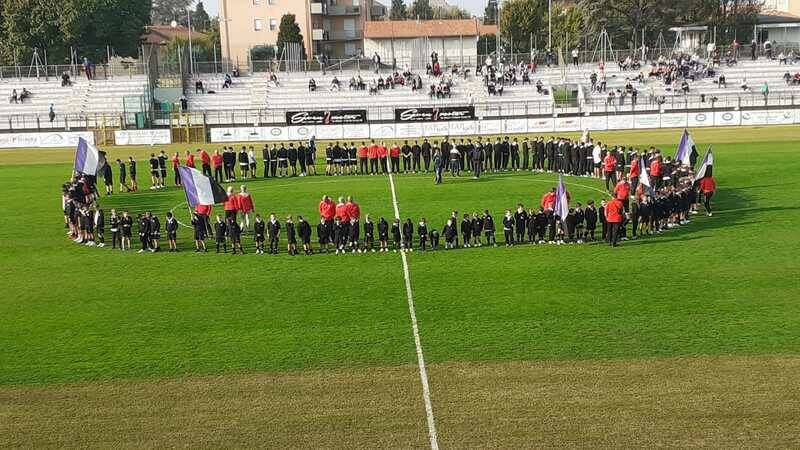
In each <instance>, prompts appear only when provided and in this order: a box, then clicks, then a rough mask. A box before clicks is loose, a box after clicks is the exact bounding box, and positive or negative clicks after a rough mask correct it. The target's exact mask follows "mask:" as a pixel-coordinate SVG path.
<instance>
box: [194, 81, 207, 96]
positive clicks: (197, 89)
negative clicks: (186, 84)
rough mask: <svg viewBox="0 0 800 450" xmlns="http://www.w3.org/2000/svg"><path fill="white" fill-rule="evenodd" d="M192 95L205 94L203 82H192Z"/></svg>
mask: <svg viewBox="0 0 800 450" xmlns="http://www.w3.org/2000/svg"><path fill="white" fill-rule="evenodd" d="M194 93H195V94H205V93H206V88H205V86H203V80H197V81H195V82H194Z"/></svg>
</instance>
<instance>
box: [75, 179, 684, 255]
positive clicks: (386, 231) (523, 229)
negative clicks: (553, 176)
mask: <svg viewBox="0 0 800 450" xmlns="http://www.w3.org/2000/svg"><path fill="white" fill-rule="evenodd" d="M693 201H694V199H693V198H692V191H691V189H683V190H669V192H668V193H667V194H666V195H661V196H658V197H655V198H651V197H650V196H649V195H644V196H643V197H641V198H640V199H638V200H634V201H633V202H631V203H630V205H626V202H623V201H622V200H621V199H617V198H613V199H610V200H608V201H605V200H603V201H602V202H601V204H600V207H599V208H596V207H595V203H594V201H592V200H589V201H588V202H587V205H586V207H583V206H582V205H581V203H577V204H576V206H575V208H570V209H569V213H568V214H567V215H566V217H564V218H563V219H562V218H561V217H559V216H558V215H557V214H555V213H554V211H553V209H552V208H553V204H552V202H553V197H552V193H547V194H545V196H544V197H543V199H542V206H541V207H540V208H539V209H538V210H536V211H534V210H533V209H526V208H525V207H524V206H523V205H522V204H519V205H517V208H516V210H515V211H512V210H506V211H505V214H504V216H503V218H502V221H501V222H502V230H503V237H504V243H505V245H506V246H513V245H516V244H524V243H531V244H545V243H550V244H559V245H560V244H564V243H570V244H572V243H577V244H581V243H584V242H592V241H594V240H595V234H596V230H597V228H598V223H599V224H600V229H601V232H600V233H601V236H600V237H601V239H603V240H606V241H608V242H609V243H610V244H611V245H614V246H616V245H617V242H618V241H619V240H626V239H627V236H628V231H627V228H628V225H630V229H631V238H632V239H637V238H638V236H640V235H643V234H654V233H661V232H662V230H665V229H670V228H674V227H677V226H680V225H685V224H688V223H689V216H690V214H692V213H693V212H694V211H693V208H692V205H693ZM67 214H68V217H67V222H68V224H69V227H70V231H69V233H70V234H71V235H72V237H73V239H74V240H75V241H76V242H78V243H83V244H85V245H89V246H93V245H95V242H97V245H98V246H100V247H102V246H105V227H106V222H105V216H104V213H103V210H102V209H98V210H93V209H91V208H86V207H84V208H80V209H75V210H72V211H68V212H67ZM459 220H460V222H459ZM136 222H138V237H139V241H140V244H141V249H140V250H139V252H140V253H144V252H146V251H151V252H157V251H160V250H161V247H160V240H161V230H162V225H161V222H160V220H159V218H158V217H157V216H156V215H153V214H152V213H150V212H147V213H144V214H141V215H139V216H138V217H137V219H136ZM179 225H180V224H179V222H178V220H177V219H176V218H175V217H174V215H173V214H172V213H171V212H168V213H167V214H166V222H165V224H164V231H165V232H166V236H167V240H168V242H169V251H171V252H172V251H177V249H178V247H177V239H178V230H179ZM109 227H110V231H111V234H112V247H113V248H116V247H117V245H118V244H119V246H120V249H121V250H130V248H131V237H132V233H133V227H134V218H133V217H132V216H131V215H129V213H128V212H127V211H125V212H123V213H122V214H121V215H118V214H117V213H116V211H115V210H112V211H111V217H110V220H109ZM192 227H193V231H194V241H195V250H196V251H198V252H201V251H202V252H205V251H207V248H206V244H205V241H206V239H207V238H208V237H209V236H213V237H214V242H215V243H216V251H217V252H218V253H219V252H220V251H222V252H225V253H227V251H228V244H230V246H231V251H232V252H233V253H234V254H235V253H237V252H241V253H244V248H243V247H242V235H243V234H245V231H243V229H242V224H240V223H239V222H238V221H237V217H236V216H235V215H233V216H232V215H228V216H227V217H226V218H225V219H223V218H222V217H220V216H216V221H215V222H214V223H213V224H212V223H210V222H209V220H208V216H207V215H205V214H200V213H197V212H195V213H193V214H192ZM362 232H363V239H362ZM495 232H496V225H495V221H494V218H493V217H492V215H491V214H490V212H489V211H488V210H484V212H483V214H478V213H477V212H475V213H472V214H464V215H463V216H462V217H461V218H460V219H459V216H458V213H457V211H453V212H452V213H451V215H450V217H449V218H448V219H447V221H446V223H445V225H444V226H443V227H442V230H441V232H439V231H437V230H436V229H432V228H430V227H429V225H428V222H427V220H426V219H425V218H422V219H420V221H419V222H418V223H417V224H416V226H415V225H414V223H413V222H412V220H411V219H410V218H409V219H406V221H405V222H402V223H401V221H400V219H395V220H394V221H393V222H392V223H391V224H390V223H389V222H388V221H387V220H386V219H385V218H383V217H381V218H380V219H379V220H378V221H377V222H373V220H372V219H371V217H370V216H369V215H366V216H365V218H364V222H363V224H362V223H361V222H360V219H359V218H358V217H341V215H336V216H334V217H333V219H332V220H330V219H326V218H325V217H321V218H320V222H319V224H317V226H316V234H317V242H318V244H319V249H318V251H319V252H326V253H327V252H331V251H334V252H335V253H337V254H340V253H345V252H348V251H349V252H352V253H361V252H376V251H380V252H387V251H389V248H390V243H391V247H392V249H393V250H394V251H398V250H399V251H413V248H414V240H415V236H416V238H417V243H418V248H419V250H422V251H426V250H428V249H431V250H437V249H439V241H440V238H442V239H443V240H444V248H445V249H453V248H458V247H459V246H460V245H461V246H463V247H472V246H481V245H494V246H497V241H496V239H495ZM284 233H285V236H286V241H287V252H288V254H290V255H296V254H298V243H300V244H302V248H303V252H304V253H305V254H312V253H313V252H314V250H313V248H312V244H311V239H312V227H311V225H310V224H309V222H308V221H306V220H305V219H304V218H303V217H302V216H298V218H297V222H296V223H295V221H294V219H293V217H292V216H288V217H287V218H286V219H285V221H284V222H283V223H282V222H281V221H279V220H278V219H277V216H276V215H275V214H270V215H269V218H268V219H267V220H263V219H262V217H261V216H260V215H256V216H255V221H254V222H253V231H252V239H253V242H254V243H255V252H256V253H261V254H263V253H265V244H266V243H268V246H269V248H268V250H267V252H268V253H270V254H277V253H278V247H279V242H280V238H281V235H282V234H284ZM248 234H249V233H248ZM459 236H460V237H461V242H460V243H459ZM376 238H377V246H376V245H375V244H376V242H375V241H376Z"/></svg>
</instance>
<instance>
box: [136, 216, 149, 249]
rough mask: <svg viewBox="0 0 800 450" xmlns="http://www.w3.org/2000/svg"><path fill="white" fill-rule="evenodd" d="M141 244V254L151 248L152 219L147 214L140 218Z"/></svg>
mask: <svg viewBox="0 0 800 450" xmlns="http://www.w3.org/2000/svg"><path fill="white" fill-rule="evenodd" d="M139 242H141V244H142V249H141V250H139V253H143V252H145V251H146V250H149V247H150V219H149V218H147V215H146V214H142V215H140V216H139Z"/></svg>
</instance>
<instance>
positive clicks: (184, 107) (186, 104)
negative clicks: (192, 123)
mask: <svg viewBox="0 0 800 450" xmlns="http://www.w3.org/2000/svg"><path fill="white" fill-rule="evenodd" d="M180 102H181V111H183V112H186V111H188V110H189V100H187V99H186V96H185V95H181V98H180Z"/></svg>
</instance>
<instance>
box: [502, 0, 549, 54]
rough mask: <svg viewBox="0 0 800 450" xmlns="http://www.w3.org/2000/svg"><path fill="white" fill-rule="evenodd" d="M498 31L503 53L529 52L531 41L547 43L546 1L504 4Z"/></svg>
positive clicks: (535, 0) (532, 0) (526, 0)
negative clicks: (499, 31)
mask: <svg viewBox="0 0 800 450" xmlns="http://www.w3.org/2000/svg"><path fill="white" fill-rule="evenodd" d="M500 30H501V33H500V34H501V36H502V38H503V40H502V41H501V45H502V46H503V50H504V51H511V52H514V53H527V52H529V51H530V50H531V41H532V40H535V41H536V42H547V0H508V1H506V2H504V3H503V9H502V10H501V12H500ZM534 36H535V39H533V37H534ZM512 43H513V48H511V44H512Z"/></svg>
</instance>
